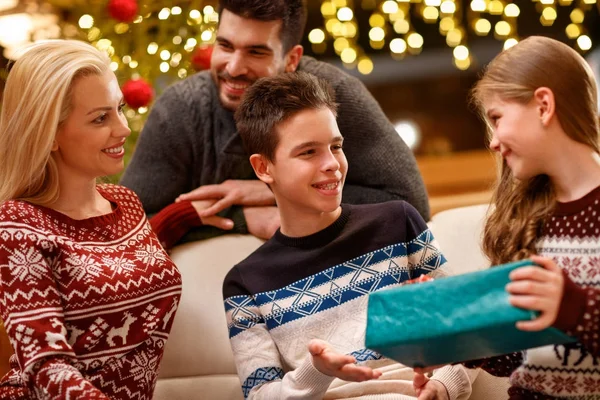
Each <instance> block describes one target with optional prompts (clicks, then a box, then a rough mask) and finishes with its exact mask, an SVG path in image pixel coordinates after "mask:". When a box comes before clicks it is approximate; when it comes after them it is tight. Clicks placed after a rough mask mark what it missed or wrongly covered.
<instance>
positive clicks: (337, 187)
mask: <svg viewBox="0 0 600 400" xmlns="http://www.w3.org/2000/svg"><path fill="white" fill-rule="evenodd" d="M276 131H277V134H278V136H279V142H278V145H277V148H276V150H275V158H274V161H273V162H269V164H268V173H269V176H270V180H271V182H268V183H269V184H270V186H271V188H272V190H273V193H274V194H275V197H276V199H277V205H278V207H279V211H280V213H281V217H282V218H281V220H282V230H283V229H284V227H285V219H286V218H290V219H294V220H296V221H298V220H299V219H303V220H304V221H306V222H309V221H311V220H312V221H313V222H314V224H315V225H314V226H315V228H321V229H322V228H325V227H326V226H328V225H329V224H331V223H332V222H333V221H335V219H336V218H337V217H338V216H339V209H340V203H341V201H342V189H343V187H344V180H345V179H346V173H347V171H348V162H347V161H346V156H345V155H344V151H343V150H342V142H343V138H342V135H341V134H340V131H339V129H338V126H337V122H336V119H335V116H334V115H333V113H332V112H331V110H329V109H328V108H319V109H306V110H302V111H300V112H298V113H296V114H294V115H293V116H292V117H290V118H289V119H287V120H285V121H284V122H282V123H281V124H279V125H278V126H277V127H276ZM321 225H323V226H321Z"/></svg>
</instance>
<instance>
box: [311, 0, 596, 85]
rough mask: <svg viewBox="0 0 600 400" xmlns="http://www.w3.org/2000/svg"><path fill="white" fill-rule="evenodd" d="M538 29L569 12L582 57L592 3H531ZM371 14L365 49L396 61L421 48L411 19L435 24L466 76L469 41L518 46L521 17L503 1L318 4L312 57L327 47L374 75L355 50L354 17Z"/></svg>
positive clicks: (333, 0) (588, 43) (337, 0)
mask: <svg viewBox="0 0 600 400" xmlns="http://www.w3.org/2000/svg"><path fill="white" fill-rule="evenodd" d="M533 3H535V7H536V10H537V11H538V13H539V22H540V24H541V25H542V26H551V25H553V24H554V23H555V21H556V19H557V16H558V8H560V7H572V11H571V12H570V20H571V22H570V23H569V24H568V25H567V26H566V27H565V33H566V35H567V37H568V38H569V39H572V40H574V41H575V43H576V45H577V47H578V48H579V50H581V51H582V52H586V51H588V50H589V49H590V48H591V47H592V40H591V38H590V37H589V36H588V35H587V34H586V29H585V26H584V25H583V22H584V20H585V16H586V13H587V12H588V11H590V10H591V9H592V8H593V7H594V6H595V5H597V1H596V0H578V1H577V4H575V5H573V4H572V3H573V0H557V1H555V0H533ZM355 7H360V12H367V13H370V16H369V31H368V33H367V34H368V36H369V45H370V47H371V48H372V49H374V50H381V49H384V48H385V47H386V46H387V47H388V49H389V52H390V54H391V55H392V57H394V58H396V59H400V58H402V57H404V56H405V55H407V54H413V55H414V54H418V53H420V52H421V50H422V48H423V45H424V38H423V36H422V35H421V34H419V33H418V32H417V31H416V29H415V27H414V24H413V23H412V21H411V18H413V17H417V18H420V19H421V20H422V21H423V22H424V23H426V24H437V25H438V30H439V33H440V34H441V35H442V36H444V37H445V39H446V44H447V45H448V46H449V47H451V48H453V61H454V65H455V66H456V67H457V68H459V69H461V70H466V69H468V68H469V67H470V66H471V64H472V61H473V59H472V55H471V52H470V51H469V45H468V37H469V35H472V34H474V35H475V36H490V35H493V36H494V37H495V38H496V39H497V40H501V41H503V42H504V48H505V49H506V48H509V47H511V46H514V45H515V44H516V43H518V41H519V34H518V25H517V20H518V17H519V15H520V13H521V10H520V8H519V6H518V5H517V4H516V3H514V2H507V1H503V0H471V1H461V0H384V1H376V0H354V1H353V0H323V1H322V2H321V14H322V15H323V21H324V22H323V26H322V27H320V28H315V29H313V30H311V31H310V32H309V35H308V39H309V41H310V42H311V45H312V50H313V51H314V52H315V53H324V52H325V51H326V49H327V43H328V42H332V43H333V46H334V49H335V52H336V54H338V55H339V57H340V59H341V60H342V62H343V63H344V65H346V66H348V67H350V68H352V67H355V66H356V67H357V68H358V70H359V72H361V73H362V74H369V73H371V71H372V70H373V61H372V60H371V59H370V58H369V56H368V55H367V54H366V53H365V51H364V50H363V49H362V48H361V47H360V46H359V45H358V44H357V41H356V38H357V37H358V35H359V34H360V32H359V29H358V24H357V23H356V22H355V20H354V16H355V14H356V12H357V11H355V9H356V8H355Z"/></svg>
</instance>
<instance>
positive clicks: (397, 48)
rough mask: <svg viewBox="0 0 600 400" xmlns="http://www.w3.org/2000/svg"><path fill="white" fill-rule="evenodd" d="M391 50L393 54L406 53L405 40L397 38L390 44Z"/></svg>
mask: <svg viewBox="0 0 600 400" xmlns="http://www.w3.org/2000/svg"><path fill="white" fill-rule="evenodd" d="M390 50H391V51H392V53H396V54H401V53H404V52H405V51H406V42H405V41H404V39H400V38H396V39H393V40H392V41H391V42H390Z"/></svg>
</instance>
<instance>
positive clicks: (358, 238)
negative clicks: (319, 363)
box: [223, 201, 471, 400]
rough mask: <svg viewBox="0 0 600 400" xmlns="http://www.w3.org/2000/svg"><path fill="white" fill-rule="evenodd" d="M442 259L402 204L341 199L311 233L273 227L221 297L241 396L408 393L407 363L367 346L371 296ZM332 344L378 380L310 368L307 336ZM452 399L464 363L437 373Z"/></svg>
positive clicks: (463, 378)
mask: <svg viewBox="0 0 600 400" xmlns="http://www.w3.org/2000/svg"><path fill="white" fill-rule="evenodd" d="M445 262H446V260H445V258H444V256H443V255H442V254H441V252H440V250H439V248H438V246H437V243H436V242H435V240H434V238H433V235H432V234H431V232H430V231H429V229H428V228H427V225H426V224H425V222H424V221H423V219H422V218H421V217H420V215H419V214H418V212H417V211H416V210H415V209H414V208H413V207H412V206H410V205H409V204H408V203H406V202H404V201H391V202H387V203H381V204H369V205H347V204H344V205H342V213H341V215H340V217H339V218H338V220H337V221H336V222H334V223H333V224H332V225H330V226H329V227H327V228H325V229H323V230H322V231H320V232H317V233H315V234H312V235H309V236H305V237H301V238H292V237H288V236H285V235H283V234H282V233H281V232H280V231H278V232H277V233H276V234H275V236H274V237H273V238H272V239H271V240H269V241H267V242H266V243H265V244H264V245H263V246H261V247H260V248H259V249H257V250H256V251H255V252H254V253H253V254H251V255H250V256H249V257H248V258H246V259H245V260H243V261H242V262H241V263H239V264H238V265H236V266H235V267H233V268H232V269H231V271H230V272H229V273H228V275H227V277H226V278H225V281H224V284H223V297H224V299H225V310H226V313H227V324H228V328H229V337H230V340H231V346H232V348H233V354H234V358H235V362H236V366H237V370H238V374H239V376H240V380H241V382H242V390H243V392H244V396H245V397H246V398H252V399H278V400H282V399H337V398H345V399H348V398H361V399H381V400H383V399H390V400H391V399H407V398H412V397H409V396H414V390H413V387H412V376H413V372H412V369H410V368H408V367H406V366H404V365H401V364H398V363H396V362H394V361H392V360H389V359H386V358H384V357H383V356H381V355H380V354H377V353H375V352H373V351H371V350H368V349H365V348H364V341H365V328H366V309H367V300H368V295H369V293H371V292H374V291H377V290H382V289H387V288H391V287H395V286H399V285H400V284H402V283H403V282H405V281H407V280H409V279H414V278H417V277H419V276H420V275H423V274H429V275H431V276H433V277H436V276H441V275H444V273H443V271H442V268H441V267H442V266H443V265H444V263H445ZM314 338H317V339H322V340H325V341H327V342H329V343H330V344H331V345H332V346H333V347H334V348H335V349H336V350H337V351H339V352H341V353H346V354H351V355H353V356H355V357H356V359H357V361H358V362H359V363H361V364H363V365H366V366H369V367H372V368H380V369H382V371H383V372H384V373H383V376H382V377H381V378H380V379H378V380H373V381H367V382H361V383H355V382H352V383H351V382H345V381H341V380H339V379H334V378H333V377H330V376H326V375H323V374H321V373H320V372H319V371H318V370H316V369H315V368H314V367H313V365H312V361H311V357H310V354H309V352H308V350H307V345H308V342H309V341H310V340H311V339H314ZM434 378H435V379H437V380H440V381H441V382H442V383H444V385H445V386H446V388H447V389H448V392H449V394H450V397H451V398H452V399H457V398H467V397H468V396H469V394H470V392H471V384H470V378H469V375H467V372H466V370H465V369H464V368H463V367H462V366H452V367H445V368H442V369H440V370H437V371H436V373H435V374H434Z"/></svg>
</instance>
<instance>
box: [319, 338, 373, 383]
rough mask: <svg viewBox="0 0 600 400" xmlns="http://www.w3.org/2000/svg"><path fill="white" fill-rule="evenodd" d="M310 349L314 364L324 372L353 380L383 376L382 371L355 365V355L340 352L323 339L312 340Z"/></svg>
mask: <svg viewBox="0 0 600 400" xmlns="http://www.w3.org/2000/svg"><path fill="white" fill-rule="evenodd" d="M308 351H309V352H310V354H311V356H312V362H313V365H314V366H315V368H316V369H317V370H318V371H319V372H321V373H322V374H325V375H328V376H334V377H336V378H339V379H342V380H344V381H353V382H363V381H368V380H370V379H377V378H379V377H380V376H381V371H374V370H373V369H371V368H369V367H359V366H358V365H355V364H354V363H355V362H356V359H355V358H354V357H352V356H349V355H345V354H340V353H338V352H337V351H335V350H333V349H332V348H331V346H330V345H329V344H328V343H327V342H325V341H323V340H319V339H313V340H311V341H310V343H309V344H308Z"/></svg>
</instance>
